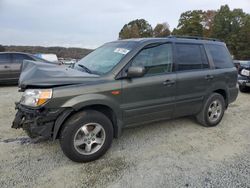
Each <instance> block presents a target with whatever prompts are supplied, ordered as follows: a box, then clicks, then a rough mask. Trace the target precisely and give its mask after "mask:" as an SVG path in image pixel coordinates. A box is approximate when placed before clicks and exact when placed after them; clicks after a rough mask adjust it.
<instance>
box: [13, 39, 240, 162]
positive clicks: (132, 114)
mask: <svg viewBox="0 0 250 188" xmlns="http://www.w3.org/2000/svg"><path fill="white" fill-rule="evenodd" d="M236 84H237V70H236V68H235V67H234V65H233V61H232V58H231V55H230V53H229V51H228V49H227V47H226V45H225V43H223V42H220V41H218V40H214V39H204V38H198V37H174V36H172V37H168V38H145V39H128V40H118V41H114V42H110V43H107V44H104V45H103V46H101V47H99V48H97V49H96V50H95V51H93V52H92V53H90V54H88V55H87V56H85V57H84V58H83V59H82V60H80V61H79V62H77V63H76V64H75V66H74V67H73V68H66V67H60V66H56V65H53V64H45V63H40V62H34V61H24V63H23V66H22V73H21V76H20V79H19V87H20V91H22V92H23V95H22V97H21V100H20V101H19V102H17V103H16V109H17V114H16V117H15V119H14V121H13V125H12V127H13V128H22V129H24V130H25V131H26V132H27V133H28V135H29V136H30V137H32V138H40V137H42V138H47V139H51V140H55V139H59V141H60V146H61V148H62V150H63V152H64V154H65V155H66V156H67V157H68V158H70V159H71V160H73V161H75V162H88V161H93V160H96V159H98V158H99V157H101V156H102V155H104V154H105V152H106V151H107V150H108V149H109V148H110V146H111V143H112V140H113V138H118V137H119V136H120V135H121V133H122V129H123V128H126V127H130V126H135V125H140V124H146V123H147V124H148V123H152V122H154V121H160V120H166V119H172V118H177V117H183V116H195V117H196V119H197V122H199V123H200V124H201V125H203V126H205V127H213V126H216V125H217V124H219V123H220V122H221V120H222V117H223V114H224V111H225V110H226V109H227V108H228V105H229V104H230V103H232V102H234V101H235V100H236V98H237V95H238V89H237V87H236ZM142 128H143V127H142Z"/></svg>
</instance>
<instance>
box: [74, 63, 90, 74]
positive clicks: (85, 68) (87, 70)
mask: <svg viewBox="0 0 250 188" xmlns="http://www.w3.org/2000/svg"><path fill="white" fill-rule="evenodd" d="M77 65H78V66H79V67H81V68H83V69H84V70H85V72H87V73H89V74H93V73H92V71H91V70H89V69H88V68H87V67H86V66H84V65H81V64H77Z"/></svg>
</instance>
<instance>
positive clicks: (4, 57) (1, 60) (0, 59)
mask: <svg viewBox="0 0 250 188" xmlns="http://www.w3.org/2000/svg"><path fill="white" fill-rule="evenodd" d="M10 62H11V57H10V54H0V64H7V63H10Z"/></svg>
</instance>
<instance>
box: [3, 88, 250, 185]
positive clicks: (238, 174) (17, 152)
mask: <svg viewBox="0 0 250 188" xmlns="http://www.w3.org/2000/svg"><path fill="white" fill-rule="evenodd" d="M0 97H1V101H0V106H1V110H0V122H1V124H0V187H1V188H4V187H250V144H249V140H250V114H249V112H250V111H249V110H250V93H246V94H242V93H241V94H239V97H238V99H237V101H236V102H235V103H233V104H231V105H230V107H229V109H228V110H227V111H226V113H225V116H224V119H223V121H222V122H221V124H220V125H219V126H217V127H214V128H204V127H202V126H199V125H198V124H197V123H196V122H195V121H194V120H193V119H192V118H181V119H176V120H171V121H165V122H161V123H155V124H151V125H145V126H140V127H136V128H130V129H126V130H124V131H123V134H122V137H121V138H119V139H115V140H114V142H113V145H112V147H111V149H110V150H109V151H108V152H107V154H106V155H105V156H104V157H102V158H101V159H99V160H97V161H94V162H91V163H87V164H78V163H74V162H72V161H70V160H69V159H67V158H66V157H65V156H64V155H63V153H62V151H61V149H60V147H59V144H58V142H57V141H56V142H42V143H37V144H34V143H31V142H30V140H29V139H28V138H27V136H26V135H25V133H24V132H23V131H22V130H14V129H11V128H10V126H11V122H12V120H13V118H14V114H15V110H14V101H17V100H18V99H19V97H20V93H18V92H17V88H16V87H1V88H0Z"/></svg>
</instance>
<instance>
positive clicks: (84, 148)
mask: <svg viewBox="0 0 250 188" xmlns="http://www.w3.org/2000/svg"><path fill="white" fill-rule="evenodd" d="M112 140H113V126H112V123H111V121H110V120H109V118H108V117H106V116H105V115H104V114H102V113H100V112H98V111H95V110H86V111H82V112H79V113H77V114H75V115H73V116H72V117H70V118H69V119H68V120H67V122H66V123H65V125H64V128H63V130H62V132H61V136H60V145H61V148H62V150H63V152H64V154H65V155H66V156H67V157H68V158H69V159H71V160H72V161H75V162H89V161H93V160H96V159H98V158H99V157H101V156H102V155H104V154H105V153H106V151H107V150H108V149H109V148H110V146H111V143H112Z"/></svg>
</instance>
